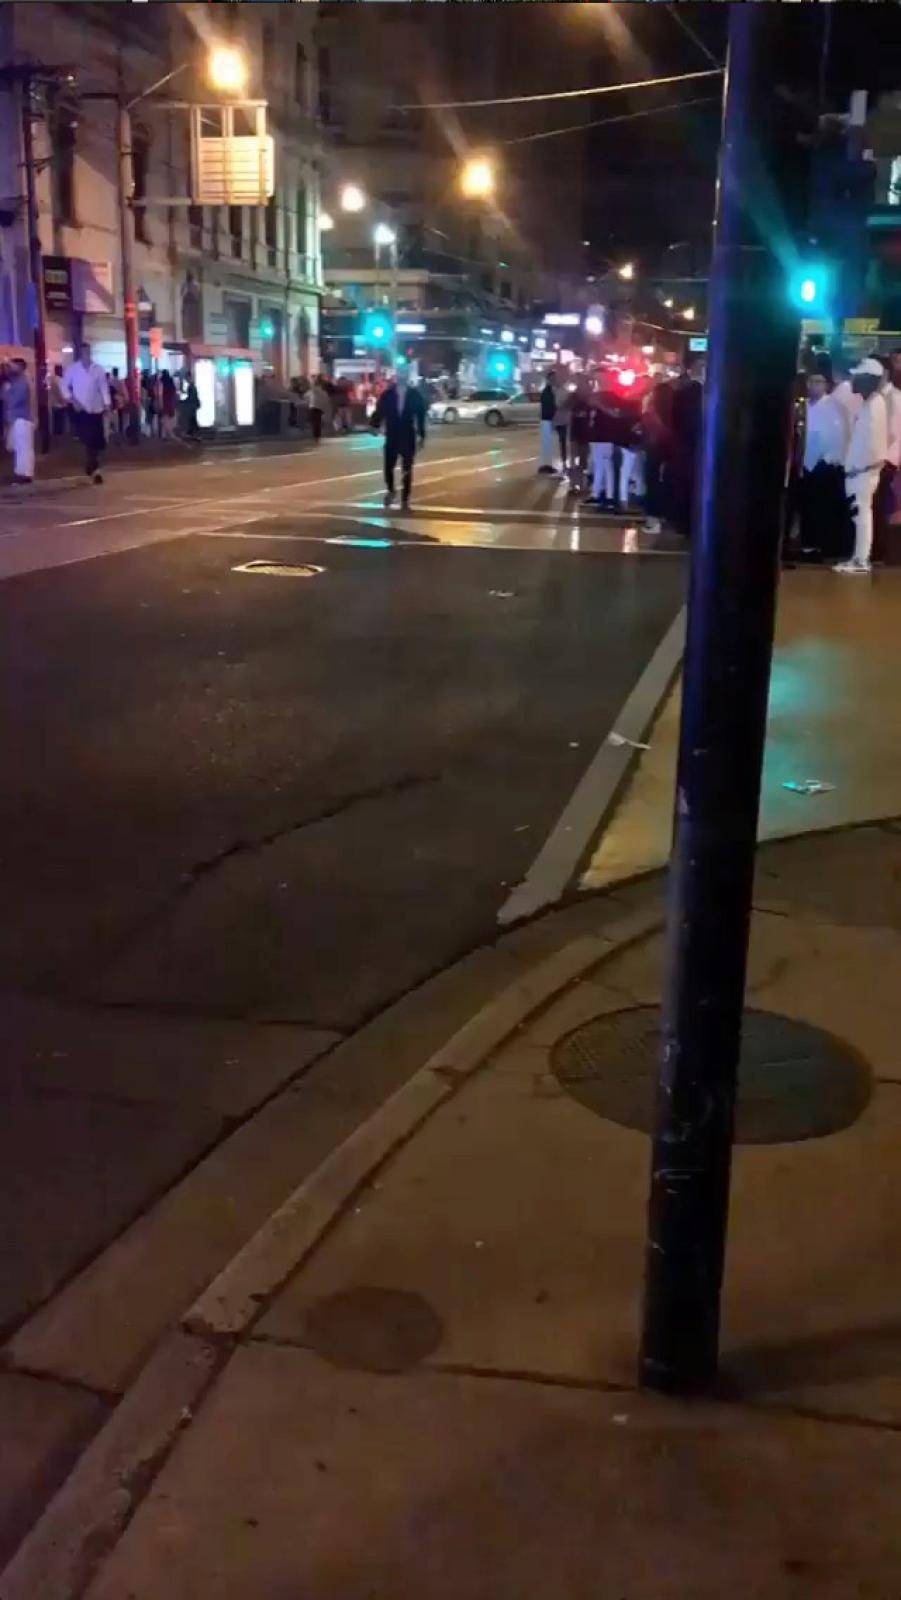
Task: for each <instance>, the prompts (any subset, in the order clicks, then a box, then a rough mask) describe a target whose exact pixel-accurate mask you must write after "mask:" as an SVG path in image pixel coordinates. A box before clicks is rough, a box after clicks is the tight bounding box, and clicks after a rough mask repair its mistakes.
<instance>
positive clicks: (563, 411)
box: [554, 378, 570, 474]
mask: <svg viewBox="0 0 901 1600" xmlns="http://www.w3.org/2000/svg"><path fill="white" fill-rule="evenodd" d="M569 399H570V390H569V389H568V388H567V386H566V384H565V383H561V382H560V380H559V378H558V380H557V382H556V384H555V386H554V427H555V429H556V432H557V438H558V440H559V443H560V470H561V472H563V473H564V474H565V473H567V472H568V471H569Z"/></svg>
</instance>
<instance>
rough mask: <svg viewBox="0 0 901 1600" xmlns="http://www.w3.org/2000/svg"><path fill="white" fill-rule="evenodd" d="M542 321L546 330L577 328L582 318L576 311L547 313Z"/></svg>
mask: <svg viewBox="0 0 901 1600" xmlns="http://www.w3.org/2000/svg"><path fill="white" fill-rule="evenodd" d="M543 321H544V325H545V327H546V328H577V327H578V326H579V323H580V322H581V321H582V318H581V317H580V316H579V313H578V311H549V312H548V313H547V316H546V317H544V318H543Z"/></svg>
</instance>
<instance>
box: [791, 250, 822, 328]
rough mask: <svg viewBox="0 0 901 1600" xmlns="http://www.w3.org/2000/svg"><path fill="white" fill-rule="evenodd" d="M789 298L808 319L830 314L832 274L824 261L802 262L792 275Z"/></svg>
mask: <svg viewBox="0 0 901 1600" xmlns="http://www.w3.org/2000/svg"><path fill="white" fill-rule="evenodd" d="M789 298H790V299H791V302H792V304H793V305H794V306H795V307H796V308H797V310H798V311H801V312H803V313H804V315H805V316H807V317H822V316H825V315H827V314H828V311H829V307H830V303H831V299H832V272H831V269H830V268H829V266H828V265H827V264H826V262H824V261H802V262H801V263H800V265H799V266H797V267H796V268H795V270H794V272H793V273H792V276H791V280H790V282H789Z"/></svg>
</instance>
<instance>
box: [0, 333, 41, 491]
mask: <svg viewBox="0 0 901 1600" xmlns="http://www.w3.org/2000/svg"><path fill="white" fill-rule="evenodd" d="M3 420H4V422H5V425H6V447H7V449H8V450H9V451H11V453H12V457H13V483H22V484H25V483H32V482H33V481H34V405H33V402H32V398H31V384H30V383H29V381H28V368H27V366H26V364H25V362H24V361H23V360H22V359H21V357H20V356H17V357H16V358H15V359H14V360H13V361H11V362H10V364H9V377H8V380H7V383H6V386H5V388H4V391H3Z"/></svg>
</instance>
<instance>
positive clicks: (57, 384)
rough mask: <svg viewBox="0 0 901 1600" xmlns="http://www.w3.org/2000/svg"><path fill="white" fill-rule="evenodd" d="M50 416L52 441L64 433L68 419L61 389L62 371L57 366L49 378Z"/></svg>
mask: <svg viewBox="0 0 901 1600" xmlns="http://www.w3.org/2000/svg"><path fill="white" fill-rule="evenodd" d="M49 387H50V416H51V419H52V423H53V437H54V439H61V438H62V437H63V434H64V433H65V431H66V423H67V421H68V418H69V402H68V400H67V399H66V391H65V389H64V388H63V369H62V367H61V366H60V365H59V364H57V365H56V366H55V367H54V368H53V372H52V374H51V376H50V385H49Z"/></svg>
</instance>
